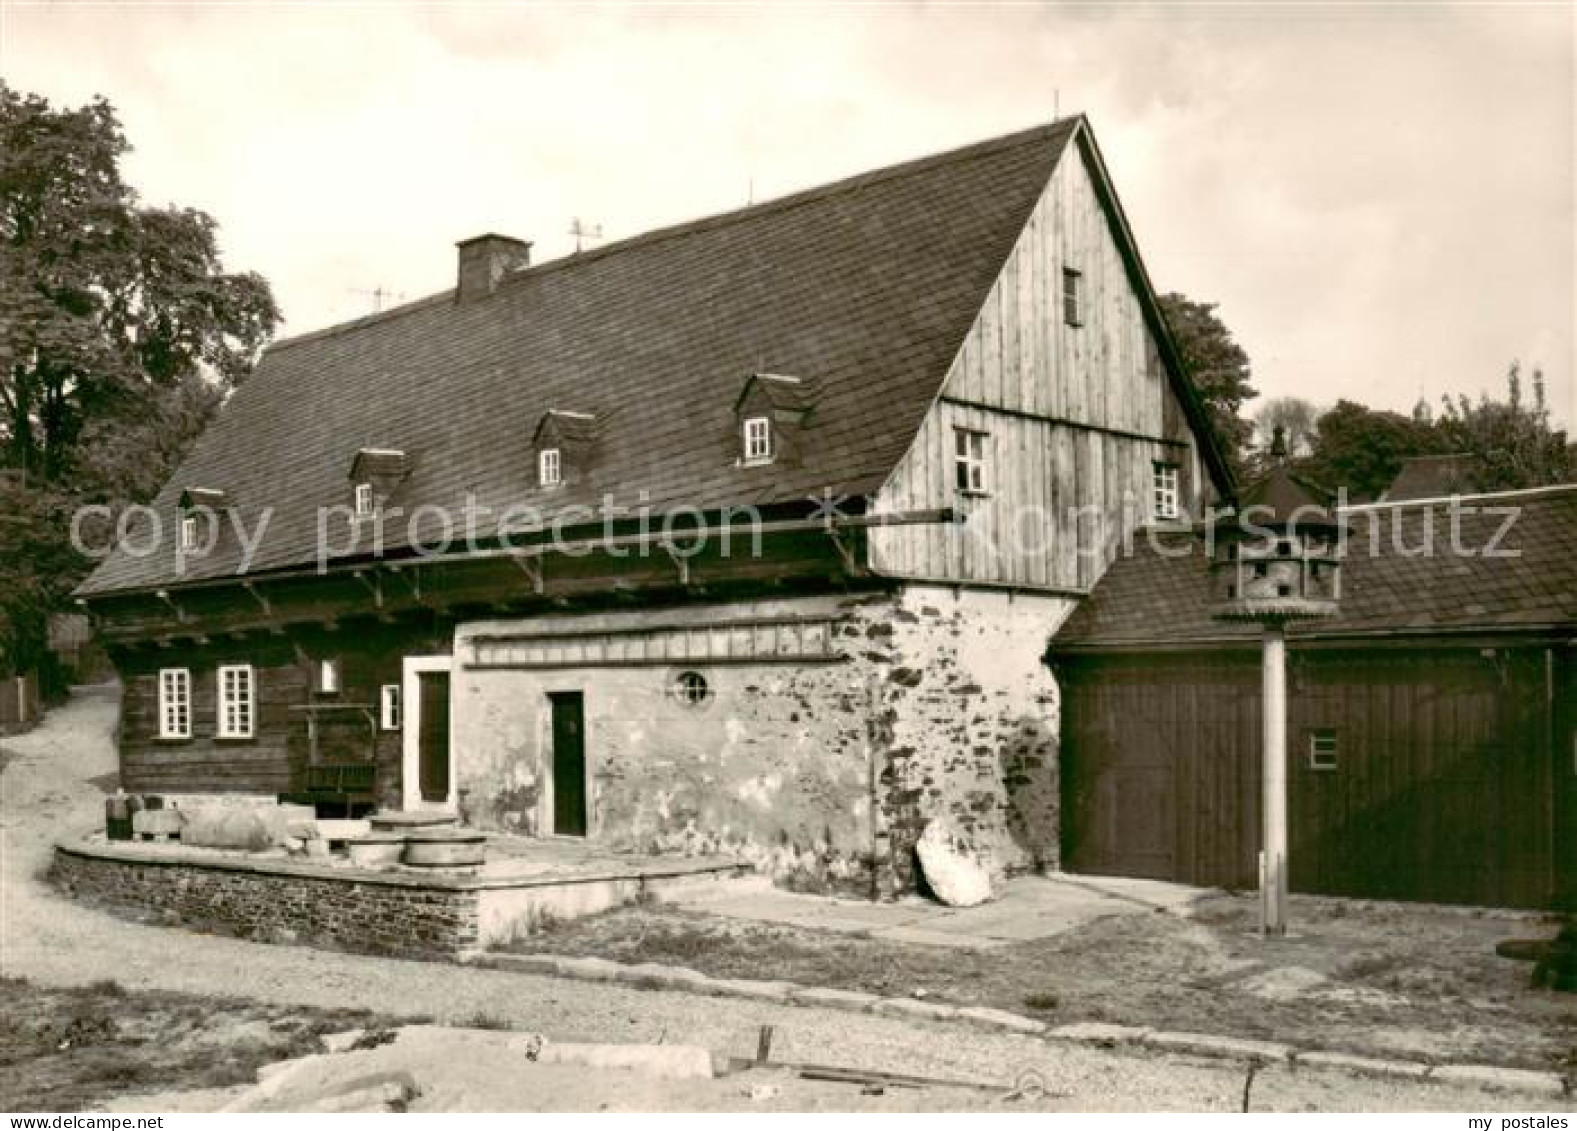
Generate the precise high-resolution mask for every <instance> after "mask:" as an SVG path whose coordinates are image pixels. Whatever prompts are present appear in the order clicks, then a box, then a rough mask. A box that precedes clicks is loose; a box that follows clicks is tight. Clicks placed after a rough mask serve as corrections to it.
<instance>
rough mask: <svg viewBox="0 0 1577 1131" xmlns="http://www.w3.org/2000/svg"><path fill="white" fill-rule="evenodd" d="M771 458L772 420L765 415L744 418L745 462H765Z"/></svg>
mask: <svg viewBox="0 0 1577 1131" xmlns="http://www.w3.org/2000/svg"><path fill="white" fill-rule="evenodd" d="M771 458H772V421H771V420H770V419H769V418H767V417H765V416H749V417H746V418H745V462H746V463H765V462H766V461H768V460H770V459H771Z"/></svg>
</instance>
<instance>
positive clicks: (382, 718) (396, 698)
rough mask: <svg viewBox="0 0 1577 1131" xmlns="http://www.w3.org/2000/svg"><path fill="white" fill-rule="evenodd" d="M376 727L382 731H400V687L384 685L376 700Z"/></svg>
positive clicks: (390, 684)
mask: <svg viewBox="0 0 1577 1131" xmlns="http://www.w3.org/2000/svg"><path fill="white" fill-rule="evenodd" d="M378 725H379V726H380V727H382V728H383V729H384V730H399V729H400V685H399V684H397V683H386V684H384V685H383V690H382V692H381V694H380V695H379V699H378Z"/></svg>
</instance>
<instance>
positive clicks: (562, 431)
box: [531, 408, 597, 488]
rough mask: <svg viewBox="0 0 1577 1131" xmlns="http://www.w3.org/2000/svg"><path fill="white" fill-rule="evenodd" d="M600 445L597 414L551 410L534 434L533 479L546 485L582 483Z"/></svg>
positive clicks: (532, 453) (560, 409) (532, 444)
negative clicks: (598, 441)
mask: <svg viewBox="0 0 1577 1131" xmlns="http://www.w3.org/2000/svg"><path fill="white" fill-rule="evenodd" d="M596 446H597V418H596V416H594V415H593V414H591V413H589V412H576V411H572V410H570V409H564V408H550V409H548V410H547V411H546V412H544V413H543V414H542V419H540V420H539V421H537V429H536V431H535V432H533V433H532V435H531V464H532V482H533V483H534V484H535V485H536V486H538V487H543V488H553V487H561V486H563V485H565V484H567V483H578V482H580V481H581V480H582V479H584V478H585V476H586V474H587V472H588V471H590V469H591V465H592V462H593V459H594V456H595V450H596Z"/></svg>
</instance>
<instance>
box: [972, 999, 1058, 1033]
mask: <svg viewBox="0 0 1577 1131" xmlns="http://www.w3.org/2000/svg"><path fill="white" fill-rule="evenodd" d="M958 1017H959V1019H960V1020H962V1021H968V1022H969V1023H970V1024H972V1025H977V1026H979V1027H980V1028H982V1029H1004V1030H1007V1031H1008V1032H1012V1033H1044V1032H1045V1031H1046V1025H1045V1023H1044V1022H1041V1021H1036V1020H1035V1019H1034V1018H1033V1017H1025V1016H1023V1015H1022V1014H1018V1013H1009V1012H1008V1011H1007V1010H1005V1009H991V1008H989V1007H986V1006H981V1005H969V1006H963V1007H961V1008H960V1009H959V1010H958Z"/></svg>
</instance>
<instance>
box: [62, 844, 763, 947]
mask: <svg viewBox="0 0 1577 1131" xmlns="http://www.w3.org/2000/svg"><path fill="white" fill-rule="evenodd" d="M749 874H750V870H749V868H748V867H746V866H744V865H742V864H737V863H727V864H717V863H697V862H691V861H685V860H650V861H643V862H641V863H640V864H639V865H638V866H635V867H629V866H610V867H607V868H595V869H591V870H588V871H586V872H584V873H582V874H578V875H551V874H545V875H541V874H539V875H531V876H496V875H493V876H490V875H487V874H485V873H484V874H481V875H443V874H435V875H423V874H417V873H413V872H376V871H369V870H366V869H360V868H348V867H341V866H334V865H327V864H317V863H302V862H299V861H297V860H293V859H288V858H283V857H278V856H273V857H257V858H248V857H245V856H238V855H226V854H223V853H220V852H216V851H213V850H209V849H200V848H188V847H185V846H182V845H170V844H145V843H140V842H126V841H114V842H109V841H101V840H91V839H82V840H77V839H68V840H63V841H61V842H60V843H59V844H57V845H56V846H55V858H54V863H53V864H52V865H51V867H50V873H49V878H50V880H51V881H52V882H53V883H54V884H55V886H57V887H59V888H60V889H62V890H63V891H65V892H66V893H67V894H69V895H73V896H76V897H78V898H81V899H84V900H87V901H89V902H94V903H99V904H103V905H106V906H109V907H115V908H120V909H124V910H131V911H140V912H145V913H148V914H153V915H158V916H160V917H161V918H164V919H167V920H169V921H170V922H171V923H173V924H177V925H181V926H188V927H196V928H200V929H208V930H214V931H221V932H224V933H228V934H235V935H239V936H241V937H243V938H249V939H256V940H258V941H262V942H300V943H313V944H317V945H321V946H332V947H337V948H340V949H343V950H355V951H364V952H367V953H372V954H397V955H409V956H413V957H421V958H446V957H454V956H457V955H462V954H466V953H468V952H471V951H474V950H477V949H478V948H481V947H487V946H496V945H498V944H501V943H507V942H510V941H512V940H514V939H517V938H520V937H523V936H525V935H529V934H531V933H533V932H534V931H536V930H538V929H540V928H541V926H542V925H543V924H544V923H547V922H550V921H553V920H563V919H574V918H578V917H579V916H581V915H590V914H593V913H595V912H598V911H605V910H607V909H608V908H611V907H617V906H620V905H621V904H625V903H630V902H633V901H634V900H636V899H639V898H643V897H644V898H651V899H656V900H659V901H661V900H665V899H669V898H672V897H673V896H675V895H677V894H678V893H680V892H686V891H692V892H693V891H695V890H697V889H698V888H701V889H704V888H708V887H712V886H714V885H717V884H722V883H730V882H733V881H734V880H737V879H740V878H741V877H746V876H748V875H749Z"/></svg>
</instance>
